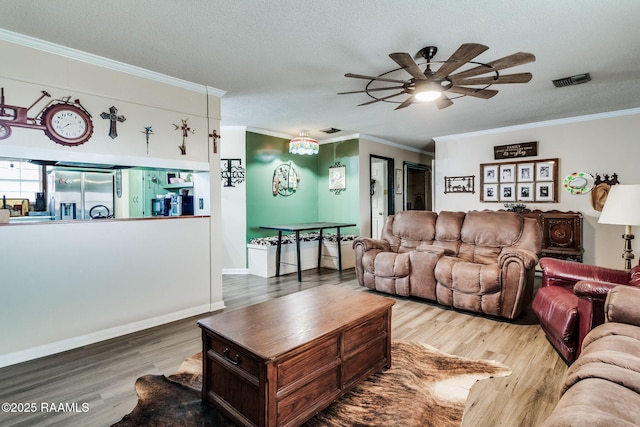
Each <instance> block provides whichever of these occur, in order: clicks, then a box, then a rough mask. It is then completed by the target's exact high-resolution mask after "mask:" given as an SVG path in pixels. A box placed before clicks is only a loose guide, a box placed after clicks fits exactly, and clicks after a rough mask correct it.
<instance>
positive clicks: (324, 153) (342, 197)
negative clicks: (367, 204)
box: [318, 139, 360, 235]
mask: <svg viewBox="0 0 640 427" xmlns="http://www.w3.org/2000/svg"><path fill="white" fill-rule="evenodd" d="M358 148H359V141H358V140H357V139H350V140H347V141H339V142H334V143H330V144H322V145H320V152H319V153H318V218H319V220H320V221H329V222H351V223H354V224H358V221H359V215H360V204H359V200H360V191H359V188H358V182H359V173H360V171H359V170H358V169H359V168H358ZM336 162H340V166H345V167H346V189H345V190H343V191H342V192H340V193H339V194H335V193H334V192H333V191H330V190H329V168H330V167H331V166H333V165H334V164H335V163H336ZM358 225H359V224H358ZM359 230H360V228H359V227H358V226H356V227H349V228H343V229H342V230H340V233H342V234H356V235H358V234H359ZM327 232H328V233H334V232H335V230H327Z"/></svg>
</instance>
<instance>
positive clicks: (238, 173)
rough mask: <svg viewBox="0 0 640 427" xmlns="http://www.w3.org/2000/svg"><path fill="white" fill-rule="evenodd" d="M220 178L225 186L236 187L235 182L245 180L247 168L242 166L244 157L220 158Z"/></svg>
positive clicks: (238, 182)
mask: <svg viewBox="0 0 640 427" xmlns="http://www.w3.org/2000/svg"><path fill="white" fill-rule="evenodd" d="M220 165H221V169H222V170H221V173H220V178H221V179H222V181H223V182H224V186H225V187H235V185H234V184H240V183H241V182H244V178H245V169H244V168H243V167H242V159H220Z"/></svg>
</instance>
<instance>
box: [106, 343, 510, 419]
mask: <svg viewBox="0 0 640 427" xmlns="http://www.w3.org/2000/svg"><path fill="white" fill-rule="evenodd" d="M391 355H392V356H391V357H392V360H391V362H392V366H391V368H390V369H387V370H384V371H382V372H380V373H377V374H375V375H373V376H371V377H370V378H369V379H367V380H365V381H363V382H362V383H361V384H359V385H358V386H356V387H355V388H354V389H352V390H351V391H350V392H349V393H347V394H346V395H344V396H343V397H342V398H341V399H340V400H338V401H337V402H335V403H333V404H332V405H331V406H329V407H328V408H326V409H325V410H324V411H322V412H320V413H319V414H317V415H316V416H315V417H313V418H312V419H310V420H309V421H307V422H306V423H305V424H304V426H305V427H319V426H332V427H345V426H403V427H410V426H416V427H417V426H420V427H424V426H437V427H446V426H460V425H461V423H462V414H463V412H464V406H465V401H466V399H467V396H468V394H469V390H470V389H471V386H472V385H473V384H474V383H475V382H476V381H478V380H482V379H486V378H493V377H505V376H508V375H510V374H511V370H510V369H509V368H508V367H506V366H504V365H501V364H499V363H498V362H495V361H491V360H473V359H466V358H462V357H457V356H452V355H449V354H446V353H443V352H441V351H439V350H437V349H435V348H433V347H430V346H427V345H424V344H419V343H416V342H411V341H394V342H393V343H392V349H391ZM201 357H202V356H201V354H196V355H195V356H192V357H191V358H189V359H187V360H186V361H185V362H184V363H183V364H182V365H181V366H180V369H179V370H178V372H176V373H175V374H174V375H171V376H169V377H165V376H163V375H146V376H144V377H141V378H139V379H138V380H137V381H136V391H137V393H138V404H137V406H136V407H135V408H134V409H133V411H132V412H131V413H130V414H128V415H126V416H125V417H124V418H123V419H122V420H121V421H120V422H118V423H116V424H114V426H115V427H128V426H158V427H159V426H172V427H174V426H185V427H186V426H199V427H200V426H203V427H208V426H216V427H217V426H220V427H227V426H229V427H232V426H235V424H234V423H233V422H231V421H230V420H229V419H228V418H227V417H226V416H224V415H223V414H221V413H220V412H218V411H217V410H216V409H215V407H213V406H212V405H202V404H201V401H200V391H201V389H202V376H201V368H202V359H201Z"/></svg>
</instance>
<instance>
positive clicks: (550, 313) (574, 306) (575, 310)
mask: <svg viewBox="0 0 640 427" xmlns="http://www.w3.org/2000/svg"><path fill="white" fill-rule="evenodd" d="M540 267H541V268H542V285H541V286H540V289H538V292H536V295H535V297H534V298H533V303H532V304H531V307H532V309H533V312H534V313H535V314H536V316H538V319H540V327H541V328H542V330H543V331H544V333H545V335H546V336H547V339H548V340H549V342H551V344H552V345H553V346H554V347H555V348H556V350H558V352H559V353H560V355H561V356H562V357H563V358H564V359H565V360H566V361H567V362H568V363H572V362H573V361H574V360H575V359H576V358H577V357H578V355H579V354H580V349H581V347H582V340H583V339H584V337H585V335H587V333H588V332H589V331H590V330H591V329H593V328H594V327H596V326H598V325H601V324H603V323H604V301H605V299H606V298H607V294H608V293H609V291H610V290H611V289H613V288H614V287H615V286H618V285H629V286H635V287H640V265H637V266H635V267H634V268H633V269H632V270H631V271H630V272H629V271H623V270H615V269H611V268H605V267H597V266H593V265H586V264H580V263H576V262H570V261H564V260H560V259H555V258H542V259H541V260H540Z"/></svg>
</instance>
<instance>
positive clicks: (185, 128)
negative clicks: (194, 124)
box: [173, 119, 195, 156]
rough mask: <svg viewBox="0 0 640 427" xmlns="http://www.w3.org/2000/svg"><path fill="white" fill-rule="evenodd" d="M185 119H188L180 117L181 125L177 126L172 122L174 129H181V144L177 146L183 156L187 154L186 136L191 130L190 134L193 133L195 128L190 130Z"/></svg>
mask: <svg viewBox="0 0 640 427" xmlns="http://www.w3.org/2000/svg"><path fill="white" fill-rule="evenodd" d="M187 120H189V119H182V126H178V125H177V124H175V123H174V124H173V125H174V126H175V127H176V130H178V129H180V130H182V145H179V146H178V148H179V149H180V154H182V155H183V156H184V155H185V154H187V138H188V137H189V132H191V134H194V133H195V130H192V129H191V128H190V127H189V125H188V124H187Z"/></svg>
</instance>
